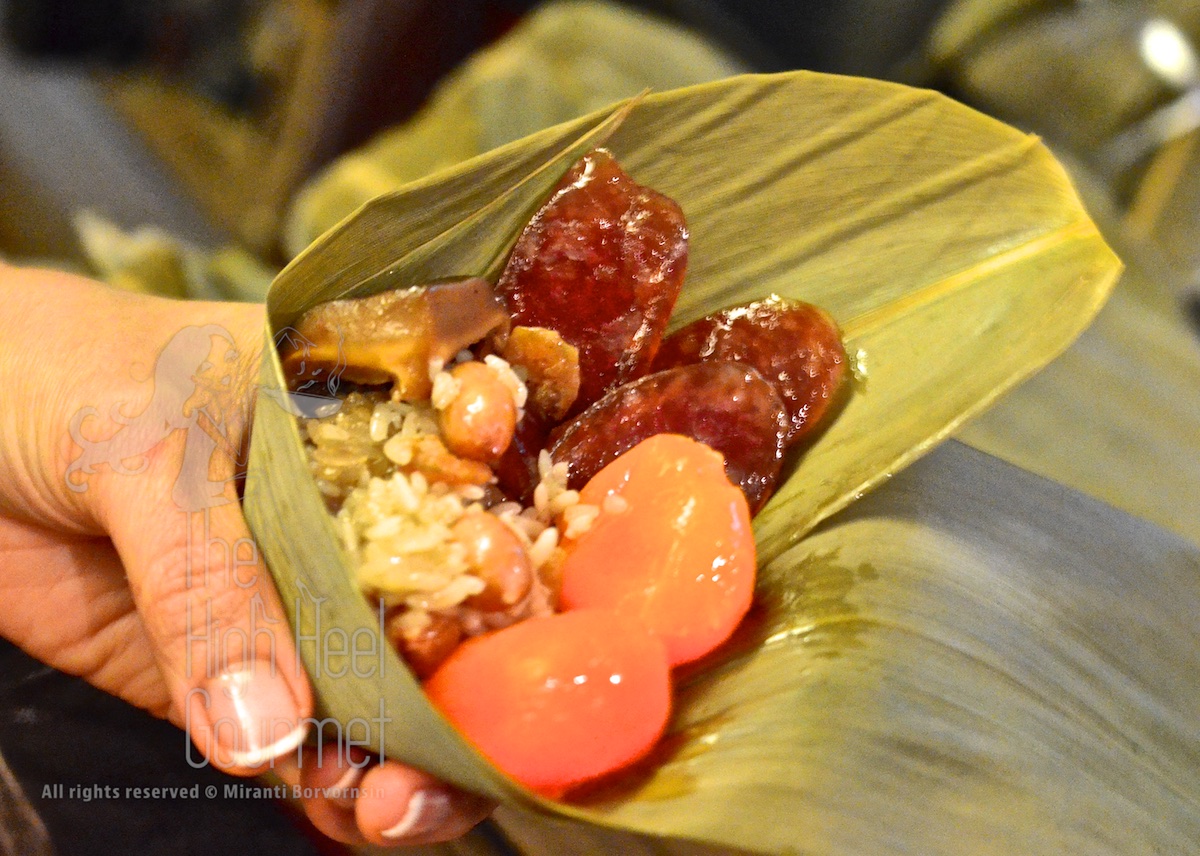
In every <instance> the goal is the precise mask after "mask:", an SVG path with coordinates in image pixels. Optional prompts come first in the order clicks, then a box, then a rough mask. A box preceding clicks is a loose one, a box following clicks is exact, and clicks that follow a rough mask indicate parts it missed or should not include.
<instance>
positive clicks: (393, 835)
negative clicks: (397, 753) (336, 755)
mask: <svg viewBox="0 0 1200 856" xmlns="http://www.w3.org/2000/svg"><path fill="white" fill-rule="evenodd" d="M493 808H495V806H494V804H493V803H491V802H490V801H489V800H486V799H484V798H483V797H478V796H475V795H473V794H468V793H464V792H463V791H459V790H457V789H455V788H452V787H450V786H449V785H446V784H443V783H442V782H439V781H438V780H437V779H434V778H433V777H432V776H429V775H427V774H426V773H422V772H421V771H419V770H414V769H412V768H411V767H406V766H404V765H403V764H398V763H396V762H394V761H384V762H383V763H382V764H380V765H379V766H378V767H372V768H371V769H369V770H368V771H367V773H366V775H365V776H363V780H362V784H361V785H360V786H359V798H358V800H357V801H356V803H355V807H354V814H355V819H356V820H357V823H358V828H359V831H360V832H362V834H363V835H364V836H365V837H366V839H367V840H368V841H370V842H371V843H372V844H380V845H384V846H388V845H390V846H396V845H415V844H436V843H438V842H441V841H450V840H452V839H455V838H458V837H459V836H461V835H465V834H466V833H467V832H468V831H470V829H471V827H473V826H475V825H476V824H477V823H479V822H480V821H481V820H483V819H484V818H486V817H487V816H488V815H489V814H491V812H492V809H493Z"/></svg>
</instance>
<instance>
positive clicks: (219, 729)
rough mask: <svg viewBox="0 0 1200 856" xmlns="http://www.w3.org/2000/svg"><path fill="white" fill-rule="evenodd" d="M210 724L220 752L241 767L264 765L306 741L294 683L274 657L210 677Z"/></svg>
mask: <svg viewBox="0 0 1200 856" xmlns="http://www.w3.org/2000/svg"><path fill="white" fill-rule="evenodd" d="M204 688H205V690H206V691H207V692H208V716H209V724H210V726H211V728H212V729H213V736H214V738H215V740H216V743H217V747H218V748H219V750H220V751H221V755H220V756H219V757H218V758H217V761H219V762H222V763H226V764H228V765H230V766H237V767H261V766H262V765H263V764H265V763H267V762H268V761H270V760H271V759H272V758H278V757H279V756H280V755H283V754H284V753H286V752H290V751H292V750H293V749H295V748H296V747H297V746H299V745H300V744H301V743H302V742H303V741H304V736H305V733H306V732H307V730H308V723H307V722H306V721H304V720H302V719H301V718H300V714H299V706H298V705H297V704H296V697H295V696H294V695H293V694H292V688H291V686H290V685H289V684H288V682H287V680H285V679H284V677H283V675H281V674H279V671H278V670H277V669H275V668H274V665H273V664H272V663H269V662H261V661H252V662H250V663H246V664H244V665H242V666H239V667H237V668H235V669H231V670H229V671H227V672H224V673H222V674H221V675H218V676H217V677H215V678H210V679H209V680H208V681H207V682H206V683H205V687H204Z"/></svg>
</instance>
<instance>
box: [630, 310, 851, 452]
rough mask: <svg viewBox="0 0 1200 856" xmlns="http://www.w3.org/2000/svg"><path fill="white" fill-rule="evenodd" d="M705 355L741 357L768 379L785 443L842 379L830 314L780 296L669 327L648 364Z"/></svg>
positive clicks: (803, 429) (806, 427)
mask: <svg viewBox="0 0 1200 856" xmlns="http://www.w3.org/2000/svg"><path fill="white" fill-rule="evenodd" d="M708 360H736V361H737V362H740V363H745V364H746V365H749V366H753V367H754V368H756V369H758V371H759V373H760V374H761V375H762V376H763V377H764V378H766V379H767V380H768V381H770V382H771V383H772V384H774V386H775V389H776V391H777V392H778V393H779V395H780V397H781V398H782V399H783V402H784V404H785V405H786V406H787V410H788V420H789V428H788V435H787V438H786V443H787V445H788V446H791V445H792V444H794V443H795V442H796V441H797V440H799V439H801V438H802V437H803V436H804V435H805V434H807V433H808V432H810V431H811V430H812V429H813V427H814V426H816V425H817V423H819V422H820V420H821V417H822V416H823V415H824V414H825V412H826V411H827V410H828V409H829V406H830V405H831V404H832V403H833V401H835V400H836V398H837V393H838V390H839V389H840V388H841V386H842V384H843V383H844V382H845V380H846V368H847V360H846V351H845V349H844V348H843V346H842V337H841V333H840V331H839V330H838V327H837V324H836V323H834V320H833V319H832V318H830V317H829V315H828V314H827V313H826V312H824V311H823V310H821V309H818V308H817V307H816V306H813V305H811V304H808V303H801V302H800V301H798V300H785V299H784V298H782V297H769V298H767V299H766V300H759V301H756V302H754V303H747V304H745V305H743V306H734V307H731V308H729V309H725V310H722V311H721V312H717V313H716V314H714V315H709V316H707V317H705V318H701V319H700V320H698V321H694V322H692V323H691V324H689V325H687V326H686V327H684V328H683V329H682V330H679V331H677V332H675V333H672V334H671V335H670V336H668V337H667V338H666V339H665V340H664V341H663V343H662V347H661V348H660V349H659V351H658V355H657V356H656V357H655V360H654V370H655V371H661V370H663V369H667V368H671V367H672V366H682V365H689V364H691V363H698V362H701V361H708Z"/></svg>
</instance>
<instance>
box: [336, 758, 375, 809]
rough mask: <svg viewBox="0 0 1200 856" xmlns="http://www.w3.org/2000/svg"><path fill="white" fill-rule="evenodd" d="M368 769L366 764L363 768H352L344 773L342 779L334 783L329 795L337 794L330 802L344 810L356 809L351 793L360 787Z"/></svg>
mask: <svg viewBox="0 0 1200 856" xmlns="http://www.w3.org/2000/svg"><path fill="white" fill-rule="evenodd" d="M366 772H367V769H366V765H365V764H364V765H363V766H361V767H350V768H348V769H347V770H346V772H344V773H342V777H341V778H340V779H338V780H337V781H336V782H334V783H333V786H332V787H331V788H330V789H329V791H328V792H327V793H332V794H336V795H337V796H330V797H329V801H330V802H331V803H333V804H334V805H338V806H341V807H342V808H354V797H353V796H352V795H351V794H350V793H349V791H350V790H351V789H352V788H356V787H358V783H359V782H361V781H362V777H363V776H364V775H365V774H366Z"/></svg>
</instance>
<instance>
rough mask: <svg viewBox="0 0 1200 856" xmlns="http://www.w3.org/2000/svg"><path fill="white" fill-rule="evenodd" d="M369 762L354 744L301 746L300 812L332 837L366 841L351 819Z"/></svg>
mask: <svg viewBox="0 0 1200 856" xmlns="http://www.w3.org/2000/svg"><path fill="white" fill-rule="evenodd" d="M371 764H372V761H371V758H370V757H369V756H368V755H367V754H366V753H365V752H363V751H361V750H360V749H358V748H356V747H350V748H348V749H344V750H339V749H338V747H337V746H332V745H326V746H323V747H321V748H320V749H316V748H305V750H304V756H303V761H302V766H301V768H300V771H299V773H300V779H299V785H300V793H301V800H300V801H301V804H302V805H303V807H304V813H305V814H307V815H308V818H309V820H311V821H312V824H313V826H315V827H316V828H317V829H319V830H320V831H321V832H322V833H324V834H325V835H327V836H329V837H330V838H332V839H334V840H335V841H341V842H342V843H343V844H364V843H366V838H365V837H363V835H362V833H361V832H359V829H358V825H357V823H356V822H355V819H354V803H355V798H356V796H357V795H358V794H360V793H361V790H360V786H361V783H362V779H363V777H364V776H365V775H366V772H367V769H368V767H369V766H370V765H371Z"/></svg>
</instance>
